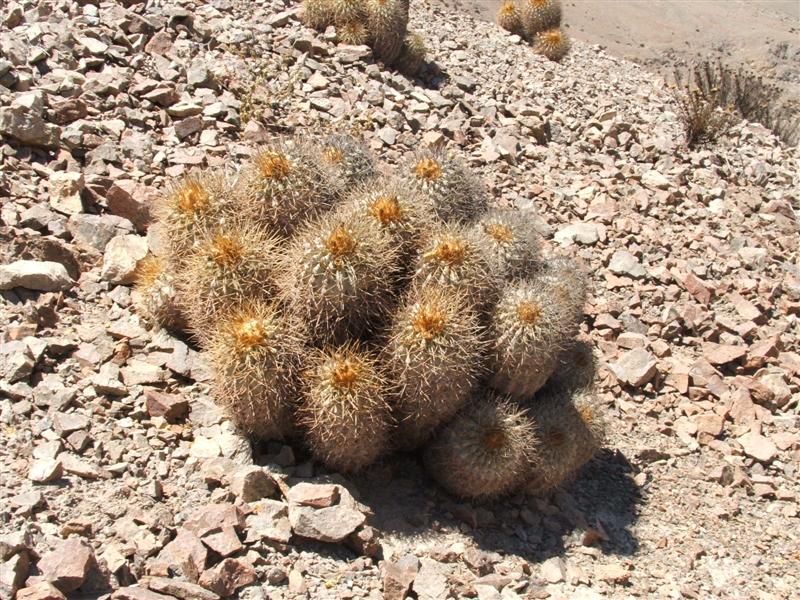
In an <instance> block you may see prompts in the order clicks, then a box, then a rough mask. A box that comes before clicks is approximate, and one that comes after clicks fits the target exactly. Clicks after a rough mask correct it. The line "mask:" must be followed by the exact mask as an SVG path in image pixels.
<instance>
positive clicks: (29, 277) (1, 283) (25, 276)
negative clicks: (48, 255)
mask: <svg viewBox="0 0 800 600" xmlns="http://www.w3.org/2000/svg"><path fill="white" fill-rule="evenodd" d="M73 285H75V282H74V281H73V280H72V278H71V277H70V276H69V273H68V272H67V269H66V268H65V267H64V265H62V264H61V263H57V262H49V261H38V260H18V261H15V262H12V263H10V264H7V265H3V266H0V290H10V289H13V288H15V287H21V288H26V289H29V290H37V291H40V292H60V291H63V290H68V289H70V288H71V287H72V286H73Z"/></svg>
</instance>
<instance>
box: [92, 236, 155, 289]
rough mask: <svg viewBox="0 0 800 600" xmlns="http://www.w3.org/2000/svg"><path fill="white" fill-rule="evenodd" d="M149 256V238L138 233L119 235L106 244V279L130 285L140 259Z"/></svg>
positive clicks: (102, 272) (104, 270)
mask: <svg viewBox="0 0 800 600" xmlns="http://www.w3.org/2000/svg"><path fill="white" fill-rule="evenodd" d="M145 256H147V238H144V237H140V236H138V235H118V236H116V237H114V238H113V239H112V240H111V241H110V242H108V245H107V246H106V251H105V254H104V255H103V269H102V271H101V273H100V276H101V277H102V278H103V280H104V281H108V282H110V283H114V284H121V285H128V284H130V283H133V280H134V274H135V272H136V267H137V266H138V264H139V261H140V260H142V259H143V258H144V257H145Z"/></svg>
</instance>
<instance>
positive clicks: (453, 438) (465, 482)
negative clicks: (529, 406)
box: [424, 393, 539, 500]
mask: <svg viewBox="0 0 800 600" xmlns="http://www.w3.org/2000/svg"><path fill="white" fill-rule="evenodd" d="M538 447H539V439H538V437H537V430H536V426H535V424H534V423H533V422H532V421H531V419H530V418H529V417H528V415H527V413H526V412H525V411H524V410H522V409H520V408H519V407H518V406H516V405H515V404H514V403H513V402H511V401H510V400H508V399H505V398H502V397H499V396H496V395H494V394H492V393H484V394H483V395H479V396H478V397H477V398H476V399H475V400H474V401H472V402H470V403H468V404H467V405H466V406H465V407H464V409H463V410H462V411H461V412H459V413H458V414H457V415H456V416H455V418H454V419H453V420H452V421H450V422H449V423H448V424H447V425H445V426H444V427H443V428H442V429H441V430H440V431H439V432H438V433H437V434H436V437H435V438H434V439H433V440H432V441H431V442H430V444H429V445H428V446H427V448H426V449H425V454H424V459H425V467H426V469H427V470H428V472H429V473H430V475H431V476H432V477H433V478H434V479H435V480H436V481H437V483H439V484H440V485H441V486H442V487H443V488H444V489H446V490H447V491H448V492H450V493H451V494H454V495H456V496H458V497H461V498H469V499H477V500H486V499H489V498H494V497H497V496H500V495H502V494H507V493H510V492H513V491H514V490H516V489H518V488H520V487H521V486H522V485H523V484H524V483H525V482H526V481H527V478H528V477H529V475H530V470H529V469H530V464H531V463H532V461H535V460H536V456H537V452H538Z"/></svg>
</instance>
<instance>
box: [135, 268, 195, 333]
mask: <svg viewBox="0 0 800 600" xmlns="http://www.w3.org/2000/svg"><path fill="white" fill-rule="evenodd" d="M134 291H135V294H134V303H135V306H136V308H137V309H138V310H139V313H140V314H141V315H142V316H143V317H144V318H145V319H146V320H147V321H149V322H150V323H152V324H154V325H157V326H159V327H163V328H164V329H166V330H168V331H172V332H181V331H184V330H185V329H186V328H187V327H188V323H187V321H186V316H185V315H184V311H183V309H182V308H181V306H180V300H179V298H178V291H177V289H176V287H175V275H174V273H173V271H172V268H171V265H169V263H168V261H167V259H165V258H162V257H158V256H154V255H152V254H149V255H147V256H146V257H145V258H144V260H142V261H140V262H139V264H138V265H137V266H136V281H135V282H134Z"/></svg>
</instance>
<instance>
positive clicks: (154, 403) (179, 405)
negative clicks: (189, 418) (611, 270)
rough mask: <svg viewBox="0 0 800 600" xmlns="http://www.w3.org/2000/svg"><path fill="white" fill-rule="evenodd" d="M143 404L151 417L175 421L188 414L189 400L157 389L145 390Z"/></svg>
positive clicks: (170, 421)
mask: <svg viewBox="0 0 800 600" xmlns="http://www.w3.org/2000/svg"><path fill="white" fill-rule="evenodd" d="M145 406H146V407H147V412H148V414H149V415H150V416H151V417H164V419H166V420H167V421H168V422H169V423H175V422H176V421H179V420H181V419H184V418H186V415H188V414H189V401H188V400H187V399H186V398H184V397H183V396H181V395H178V394H165V393H164V392H160V391H158V390H154V389H149V390H147V391H145Z"/></svg>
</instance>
